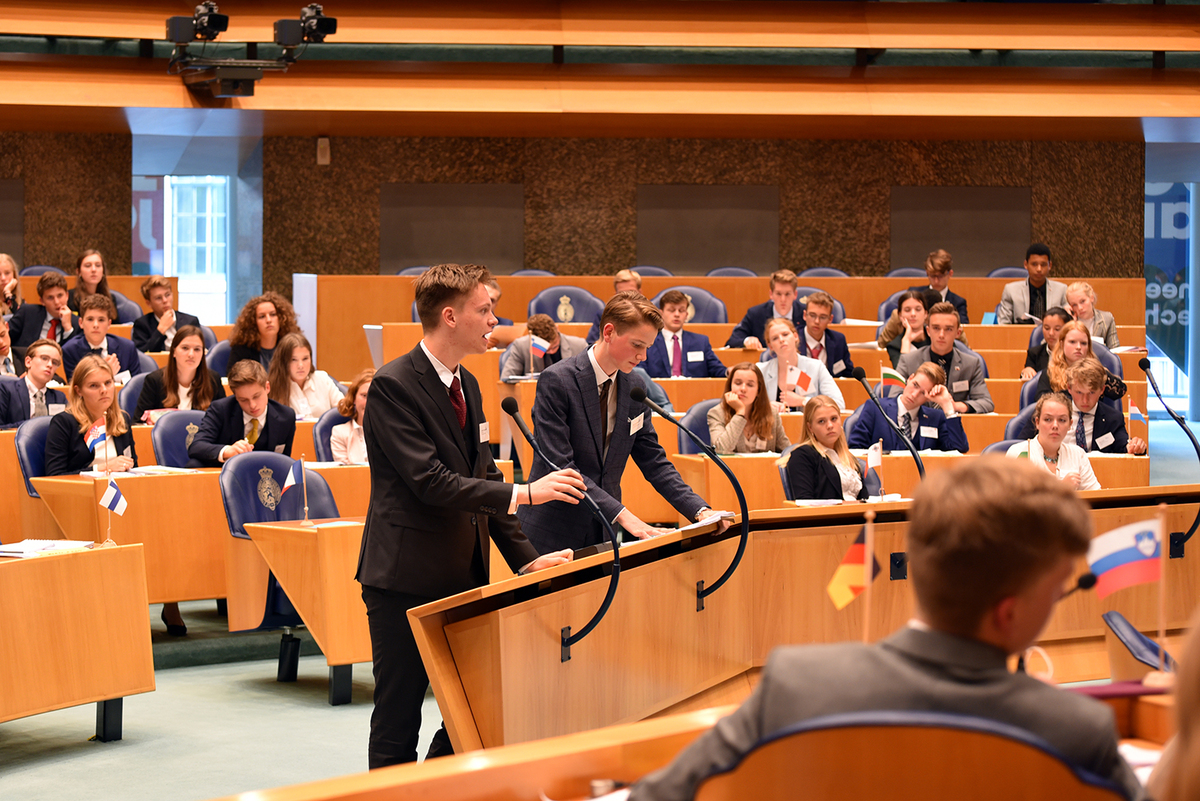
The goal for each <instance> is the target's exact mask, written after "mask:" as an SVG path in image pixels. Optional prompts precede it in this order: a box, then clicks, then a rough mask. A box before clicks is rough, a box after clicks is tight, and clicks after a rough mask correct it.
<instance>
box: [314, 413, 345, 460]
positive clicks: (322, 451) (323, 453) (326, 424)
mask: <svg viewBox="0 0 1200 801" xmlns="http://www.w3.org/2000/svg"><path fill="white" fill-rule="evenodd" d="M348 422H350V418H349V417H345V416H343V415H342V413H341V412H339V411H338V410H337V407H336V406H335V407H334V408H332V409H330V410H329V411H327V412H325V413H324V414H323V415H321V416H320V417H318V418H317V422H316V423H315V424H314V425H313V453H314V454H316V457H317V461H318V462H332V461H333V448H332V447H331V446H330V444H329V435H330V433H331V432H332V431H333V428H334V426H340V425H341V424H342V423H348Z"/></svg>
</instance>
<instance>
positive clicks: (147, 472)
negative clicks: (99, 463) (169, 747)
mask: <svg viewBox="0 0 1200 801" xmlns="http://www.w3.org/2000/svg"><path fill="white" fill-rule="evenodd" d="M129 472H130V473H133V474H134V475H138V476H165V475H168V474H171V473H195V472H196V470H195V468H192V467H170V466H168V465H165V464H151V465H146V466H145V467H132V468H130V469H129ZM100 475H101V476H103V475H104V474H103V473H101V474H100Z"/></svg>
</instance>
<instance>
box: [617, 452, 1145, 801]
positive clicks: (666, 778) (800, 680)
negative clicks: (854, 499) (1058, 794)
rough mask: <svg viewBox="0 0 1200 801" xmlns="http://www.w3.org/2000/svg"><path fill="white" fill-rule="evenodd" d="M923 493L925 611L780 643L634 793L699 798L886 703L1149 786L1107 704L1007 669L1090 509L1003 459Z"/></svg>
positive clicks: (1050, 604) (1058, 579) (916, 563)
mask: <svg viewBox="0 0 1200 801" xmlns="http://www.w3.org/2000/svg"><path fill="white" fill-rule="evenodd" d="M914 495H915V497H914V500H913V505H912V511H911V512H910V513H909V515H908V519H909V521H910V523H909V527H908V533H907V537H906V539H905V547H906V549H907V552H908V561H909V565H910V571H909V583H910V584H911V585H912V589H913V595H914V605H915V608H914V611H913V620H912V621H911V622H910V623H908V624H907V625H905V626H903V627H902V628H901V629H900V630H898V631H897V632H895V633H894V634H892V635H890V636H888V637H886V638H885V639H883V640H881V641H880V642H878V643H874V644H872V645H864V644H861V643H850V642H844V643H832V644H828V645H786V646H781V647H779V648H776V649H775V650H774V651H773V652H772V654H771V655H770V657H769V658H768V659H767V663H766V665H765V666H764V667H763V670H762V675H761V677H760V678H759V682H758V685H757V686H756V687H755V688H754V691H753V692H752V693H751V694H750V698H749V699H747V700H746V702H745V703H743V704H742V705H741V707H739V708H738V709H737V711H736V712H734V713H733V714H732V715H730V716H729V717H726V718H724V719H722V720H720V721H718V722H717V724H716V726H714V727H713V728H712V729H710V730H709V731H707V732H705V733H704V734H702V735H700V737H699V738H697V739H696V740H695V742H693V743H692V744H691V745H689V746H688V747H687V748H686V749H684V750H683V751H682V752H681V753H680V754H679V755H678V756H677V757H676V758H675V759H674V760H673V761H672V762H671V764H670V765H668V766H667V767H665V768H662V769H660V770H657V771H655V772H653V773H651V774H649V775H648V776H646V777H644V778H643V779H642V780H641V781H639V782H638V783H637V784H636V785H634V787H633V788H632V791H631V792H630V795H629V798H630V801H676V800H680V801H682V799H690V798H692V797H693V796H694V795H695V793H696V788H697V786H698V785H699V784H700V782H701V781H703V780H704V779H705V778H706V777H708V776H710V775H712V774H714V773H717V772H719V771H722V770H725V769H727V768H728V767H729V766H730V765H734V764H736V763H737V762H738V760H739V759H740V758H741V756H742V755H743V754H745V753H747V752H748V751H749V750H750V749H751V748H753V747H754V745H755V744H756V743H758V742H760V741H762V740H764V739H767V738H769V737H770V736H771V735H772V734H774V733H776V732H779V731H781V730H782V729H784V728H786V727H788V726H791V725H793V724H796V723H801V722H803V721H806V720H811V719H813V718H818V717H823V716H826V715H836V714H839V713H844V712H859V711H886V710H897V711H899V710H905V711H914V712H919V711H937V712H955V713H959V714H963V715H972V716H978V717H983V718H987V719H989V720H994V721H997V722H999V723H1004V724H1007V725H1009V726H1016V727H1017V728H1021V729H1024V730H1026V731H1028V732H1029V733H1030V734H1032V735H1034V736H1036V737H1038V738H1040V739H1042V740H1045V741H1046V742H1047V743H1049V745H1050V747H1051V748H1052V749H1054V750H1055V751H1057V752H1058V753H1059V754H1061V755H1062V756H1063V758H1065V759H1066V760H1067V762H1068V763H1070V764H1072V765H1075V766H1078V767H1080V768H1083V769H1084V770H1086V771H1089V772H1090V773H1092V774H1094V775H1096V776H1099V777H1100V778H1103V779H1107V780H1109V781H1112V782H1114V783H1116V784H1117V785H1118V786H1119V787H1121V788H1122V790H1123V792H1124V793H1125V795H1126V796H1127V797H1128V798H1135V797H1138V796H1140V795H1141V788H1140V786H1139V784H1138V780H1137V777H1136V776H1134V774H1133V771H1132V769H1130V767H1129V765H1128V764H1127V763H1126V762H1125V760H1124V759H1123V758H1122V757H1121V756H1120V754H1119V753H1118V751H1117V737H1118V734H1117V728H1116V724H1115V722H1114V719H1113V713H1112V710H1111V709H1110V708H1109V707H1108V706H1106V705H1104V704H1102V703H1100V702H1098V701H1095V700H1093V699H1091V698H1086V697H1084V696H1082V695H1079V694H1077V693H1072V692H1067V691H1064V690H1060V689H1058V688H1057V687H1055V686H1053V685H1051V684H1047V683H1045V682H1042V681H1039V680H1038V679H1036V678H1033V677H1032V676H1028V675H1026V674H1024V673H1013V672H1010V671H1009V670H1008V667H1007V665H1006V660H1007V659H1008V657H1010V656H1012V655H1015V654H1020V653H1023V652H1024V651H1025V649H1026V648H1028V647H1029V646H1030V645H1032V644H1033V643H1034V641H1035V640H1036V638H1037V636H1038V633H1039V632H1040V631H1041V630H1042V629H1043V627H1044V626H1045V625H1046V622H1047V621H1048V620H1049V619H1050V615H1051V613H1053V611H1054V608H1055V604H1056V603H1057V601H1058V600H1059V598H1061V597H1062V596H1063V593H1064V591H1065V590H1064V586H1065V584H1066V582H1067V580H1068V579H1069V578H1070V577H1071V575H1072V574H1073V573H1074V571H1075V570H1076V568H1077V565H1078V564H1079V563H1080V561H1081V557H1083V555H1084V554H1085V553H1086V552H1087V548H1088V542H1089V540H1090V538H1091V533H1092V523H1091V517H1090V516H1089V512H1088V508H1087V506H1086V505H1085V504H1084V503H1083V502H1082V501H1080V500H1079V498H1077V497H1076V496H1075V494H1074V493H1073V492H1071V491H1070V490H1068V489H1066V488H1065V487H1063V486H1062V485H1061V484H1059V483H1057V482H1055V481H1053V480H1051V479H1050V477H1049V476H1047V475H1046V474H1045V473H1041V472H1038V471H1036V470H1034V469H1032V468H1030V467H1028V466H1027V465H1017V464H1012V463H1007V464H1006V463H1005V462H1004V461H1003V460H1002V459H1000V458H998V457H982V458H980V459H971V460H966V459H964V460H963V461H962V462H961V463H960V464H958V465H956V466H955V467H953V468H951V469H949V470H946V471H945V472H938V473H932V474H930V476H929V477H928V478H927V479H926V480H925V481H923V482H921V484H920V486H919V487H918V488H917V490H916V492H915V493H914ZM831 569H832V568H831ZM867 763H869V760H866V762H864V769H866V770H869V769H870V767H869V765H868V764H867Z"/></svg>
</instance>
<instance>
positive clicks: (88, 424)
mask: <svg viewBox="0 0 1200 801" xmlns="http://www.w3.org/2000/svg"><path fill="white" fill-rule="evenodd" d="M100 420H103V421H104V429H105V438H104V440H103V441H101V442H97V443H95V444H94V446H93V447H89V446H88V443H87V437H86V432H87V431H89V430H90V429H91V428H92V426H93V425H94V424H95V423H96V422H97V421H100ZM133 467H137V451H136V450H135V449H134V444H133V431H132V430H131V429H130V427H129V415H127V414H125V412H123V411H121V407H120V406H118V405H117V390H116V387H115V386H114V384H113V374H112V367H110V366H109V364H108V362H107V361H105V360H104V359H101V358H100V357H99V356H91V355H89V356H87V357H85V358H84V359H83V360H82V361H81V362H80V363H79V369H78V370H76V371H75V376H74V377H73V378H72V379H71V403H70V405H69V406H68V407H67V410H66V411H65V412H60V413H59V414H56V415H54V417H52V418H51V419H50V428H49V430H48V431H47V432H46V475H48V476H65V475H70V474H72V473H81V472H83V471H84V470H110V471H112V472H114V473H123V472H125V471H127V470H129V469H130V468H133Z"/></svg>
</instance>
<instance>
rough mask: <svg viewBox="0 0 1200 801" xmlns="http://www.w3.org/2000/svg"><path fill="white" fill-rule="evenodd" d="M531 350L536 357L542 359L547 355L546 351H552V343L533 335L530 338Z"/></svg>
mask: <svg viewBox="0 0 1200 801" xmlns="http://www.w3.org/2000/svg"><path fill="white" fill-rule="evenodd" d="M529 350H530V351H531V352H532V353H533V355H534V356H537V357H538V358H539V359H540V358H542V357H543V356H545V355H546V351H548V350H550V343H549V342H547V341H546V340H544V339H542V338H541V337H539V336H538V335H537V334H531V335H530V337H529Z"/></svg>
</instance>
